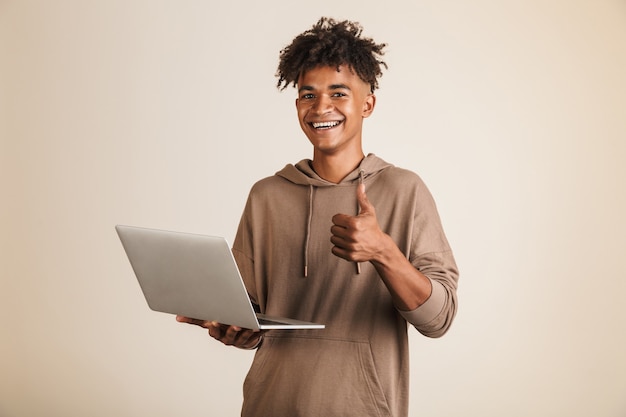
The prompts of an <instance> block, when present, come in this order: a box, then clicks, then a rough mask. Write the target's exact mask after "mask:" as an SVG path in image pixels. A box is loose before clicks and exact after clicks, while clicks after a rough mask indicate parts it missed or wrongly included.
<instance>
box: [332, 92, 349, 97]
mask: <svg viewBox="0 0 626 417" xmlns="http://www.w3.org/2000/svg"><path fill="white" fill-rule="evenodd" d="M345 96H346V93H342V92H339V91H338V92H336V93H333V97H345Z"/></svg>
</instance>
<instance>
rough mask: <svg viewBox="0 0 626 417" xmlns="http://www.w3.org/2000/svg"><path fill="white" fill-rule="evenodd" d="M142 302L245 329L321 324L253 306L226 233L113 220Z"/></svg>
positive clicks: (163, 310)
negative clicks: (201, 232) (265, 312)
mask: <svg viewBox="0 0 626 417" xmlns="http://www.w3.org/2000/svg"><path fill="white" fill-rule="evenodd" d="M115 229H116V230H117V234H118V236H119V238H120V240H121V241H122V245H123V247H124V250H125V251H126V255H127V256H128V259H129V261H130V264H131V266H132V268H133V270H134V272H135V275H136V276H137V280H138V281H139V285H140V287H141V290H142V291H143V294H144V297H145V299H146V301H147V302H148V306H149V307H150V308H151V309H152V310H155V311H160V312H164V313H171V314H177V315H181V316H185V317H191V318H195V319H201V320H210V321H217V322H219V323H223V324H230V325H235V326H239V327H242V328H246V329H253V330H259V329H323V328H324V327H325V326H324V325H323V324H317V323H310V322H306V321H300V320H293V319H287V318H280V317H270V316H266V315H263V314H258V313H256V312H255V311H254V308H253V307H252V303H251V302H250V298H249V297H248V293H247V291H246V288H245V286H244V283H243V280H242V278H241V274H240V273H239V269H238V268H237V264H236V263H235V259H234V257H233V254H232V252H231V250H230V246H229V244H228V242H227V241H226V239H224V238H223V237H217V236H205V235H198V234H191V233H181V232H171V231H165V230H156V229H146V228H140V227H134V226H123V225H117V226H115Z"/></svg>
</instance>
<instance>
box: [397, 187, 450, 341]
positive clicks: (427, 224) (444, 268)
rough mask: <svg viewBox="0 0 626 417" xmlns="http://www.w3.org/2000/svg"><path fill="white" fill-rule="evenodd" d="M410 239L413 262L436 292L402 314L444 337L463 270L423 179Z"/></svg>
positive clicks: (429, 332)
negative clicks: (413, 308)
mask: <svg viewBox="0 0 626 417" xmlns="http://www.w3.org/2000/svg"><path fill="white" fill-rule="evenodd" d="M410 241H411V243H410V246H411V247H410V249H409V253H408V257H409V261H410V262H411V263H412V264H413V265H414V266H415V268H417V269H418V270H419V271H420V272H421V273H422V274H424V275H426V276H427V277H428V278H429V279H430V281H431V283H432V292H431V295H430V297H429V298H428V300H426V302H425V303H424V304H422V305H421V306H419V307H418V308H416V309H415V310H413V311H400V314H401V315H402V316H403V317H404V318H405V319H406V320H407V321H408V322H409V323H411V324H412V325H413V326H414V327H415V328H416V329H417V330H418V331H419V332H420V333H422V334H424V335H425V336H428V337H440V336H443V335H444V334H445V333H446V332H447V331H448V329H449V328H450V325H451V324H452V321H453V319H454V317H455V315H456V311H457V294H456V290H457V283H458V279H459V272H458V268H457V265H456V262H455V259H454V255H453V253H452V250H451V249H450V246H449V244H448V240H447V238H446V236H445V233H444V231H443V227H442V224H441V219H440V217H439V213H438V212H437V207H436V204H435V201H434V199H433V197H432V195H431V194H430V191H429V190H428V188H427V187H426V185H425V184H424V183H423V182H422V181H421V179H420V180H418V183H417V192H416V194H415V212H414V215H413V227H412V237H411V239H410Z"/></svg>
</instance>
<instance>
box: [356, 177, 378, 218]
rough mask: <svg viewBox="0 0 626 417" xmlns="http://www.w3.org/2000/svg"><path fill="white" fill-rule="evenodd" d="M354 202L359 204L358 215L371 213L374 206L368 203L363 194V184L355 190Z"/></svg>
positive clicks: (365, 195)
mask: <svg viewBox="0 0 626 417" xmlns="http://www.w3.org/2000/svg"><path fill="white" fill-rule="evenodd" d="M356 200H357V202H358V203H359V213H373V212H374V206H373V205H372V203H370V200H369V199H368V198H367V194H366V193H365V184H359V186H358V187H357V188H356Z"/></svg>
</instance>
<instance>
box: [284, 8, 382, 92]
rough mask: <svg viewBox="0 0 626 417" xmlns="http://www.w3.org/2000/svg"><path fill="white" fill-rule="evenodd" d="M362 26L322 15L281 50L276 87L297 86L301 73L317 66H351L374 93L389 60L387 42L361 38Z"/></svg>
mask: <svg viewBox="0 0 626 417" xmlns="http://www.w3.org/2000/svg"><path fill="white" fill-rule="evenodd" d="M362 32H363V27H362V26H361V25H360V24H359V23H358V22H351V21H348V20H344V21H341V22H337V21H335V20H334V19H331V18H328V17H322V18H321V19H320V20H318V22H317V23H316V24H314V25H313V27H312V28H311V29H309V30H307V31H305V32H303V33H301V34H300V35H298V36H296V37H295V38H294V39H293V41H292V42H291V44H290V45H288V46H286V47H285V48H283V49H282V50H281V51H280V62H279V64H278V70H277V71H276V76H277V77H278V84H277V87H278V89H279V90H281V91H282V90H284V89H285V88H287V87H288V86H289V85H290V84H291V85H293V86H294V87H296V84H297V82H298V77H299V76H300V75H301V74H302V73H303V72H306V71H308V70H310V69H313V68H315V67H317V66H320V65H322V66H331V67H337V69H339V67H340V66H341V65H346V66H348V67H349V68H350V69H351V70H352V71H353V72H355V73H356V74H357V75H358V76H359V78H361V79H362V80H363V81H364V82H366V83H367V84H369V85H370V90H371V92H372V93H373V92H374V90H376V89H377V88H378V78H379V77H381V76H382V74H383V72H382V67H385V69H386V68H387V64H386V63H385V62H384V61H382V60H381V59H380V58H381V57H382V56H383V55H384V52H383V49H384V48H385V47H386V46H387V44H385V43H381V44H376V43H375V42H374V41H373V40H372V39H371V38H364V37H363V38H362V37H361V33H362Z"/></svg>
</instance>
